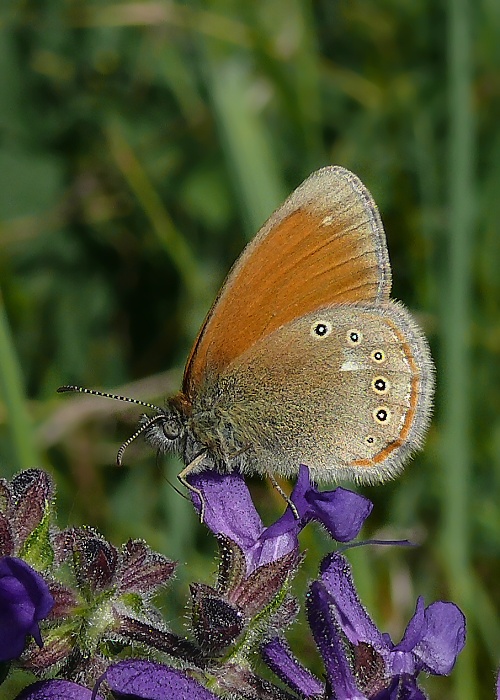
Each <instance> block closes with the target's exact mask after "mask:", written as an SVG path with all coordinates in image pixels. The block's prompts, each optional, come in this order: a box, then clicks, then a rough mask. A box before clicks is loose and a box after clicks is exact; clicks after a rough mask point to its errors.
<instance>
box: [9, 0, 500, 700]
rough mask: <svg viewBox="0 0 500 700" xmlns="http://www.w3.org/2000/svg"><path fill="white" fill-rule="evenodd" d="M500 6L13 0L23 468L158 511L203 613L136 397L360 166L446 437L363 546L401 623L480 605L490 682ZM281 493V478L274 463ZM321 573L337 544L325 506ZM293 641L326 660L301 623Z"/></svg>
mask: <svg viewBox="0 0 500 700" xmlns="http://www.w3.org/2000/svg"><path fill="white" fill-rule="evenodd" d="M499 39H500V4H499V3H498V0H480V1H479V2H477V3H472V2H467V0H449V1H448V2H446V1H442V2H439V1H438V2H435V1H432V0H421V1H420V2H414V1H413V0H377V2H370V1H369V0H339V1H336V0H323V1H320V0H318V1H317V2H307V0H252V2H247V1H245V0H243V1H242V2H241V1H240V2H235V1H234V0H233V1H232V2H230V1H229V0H207V1H206V2H195V1H194V0H193V1H189V0H186V1H185V2H166V1H165V2H162V1H158V2H130V3H129V2H118V3H113V2H108V1H107V0H99V1H97V0H96V1H95V2H90V1H85V0H73V1H71V0H2V3H1V6H0V75H1V79H0V291H1V297H0V299H1V306H0V392H1V395H0V398H1V404H0V460H1V461H0V470H1V474H2V475H4V476H10V475H12V474H13V473H14V472H16V471H17V470H18V469H20V468H22V467H29V466H33V465H40V466H43V467H45V468H47V469H49V470H50V471H51V472H52V473H53V474H54V476H55V479H56V482H57V486H58V503H59V524H60V525H61V526H65V525H70V524H81V523H88V524H92V525H94V526H96V527H98V528H99V529H100V530H101V531H102V532H103V533H104V534H105V536H106V537H107V538H108V539H110V540H111V541H112V542H114V543H115V544H119V543H121V542H122V541H124V540H125V539H127V538H128V537H143V538H145V539H146V540H147V541H148V542H149V544H150V545H151V546H152V547H154V548H156V549H158V550H160V551H162V552H163V553H165V554H167V555H169V556H171V557H173V558H176V559H178V560H179V561H180V562H181V565H180V567H179V572H178V575H177V579H176V582H175V584H174V586H173V588H172V589H171V590H170V591H169V594H168V596H167V597H166V599H165V603H164V609H165V611H166V615H167V617H168V619H169V620H171V621H172V626H173V628H174V629H176V631H182V630H183V624H184V622H183V619H182V615H183V612H184V610H183V606H184V604H185V601H186V598H187V584H188V582H189V581H193V580H202V581H205V582H211V576H212V573H213V570H214V568H215V564H214V558H213V552H214V543H213V539H212V538H211V536H210V535H209V534H208V533H207V532H206V531H205V528H204V527H203V526H200V524H199V523H198V522H197V520H196V518H195V517H194V513H193V512H192V509H191V506H190V504H189V503H188V502H187V501H185V500H184V499H182V498H181V497H180V496H179V495H178V494H177V493H176V492H175V491H174V490H173V489H172V488H171V486H170V485H169V484H168V483H167V481H166V479H167V478H170V479H172V480H175V474H176V473H177V472H178V471H179V468H180V464H179V463H178V462H176V460H174V459H171V460H162V461H161V463H160V464H158V463H157V462H156V460H155V457H154V455H153V454H152V453H151V450H150V449H149V448H148V447H147V446H146V445H145V444H143V443H142V442H141V441H137V442H136V443H134V444H133V445H132V446H131V447H130V448H129V450H128V451H127V452H126V455H125V465H126V466H125V467H124V468H122V469H121V470H119V469H118V468H117V467H116V466H115V464H114V462H115V456H116V451H117V448H118V446H119V445H120V443H121V442H122V441H123V440H124V439H126V438H127V437H128V436H129V435H130V434H131V432H132V431H133V429H134V426H135V424H136V421H137V418H138V416H139V414H140V410H139V409H138V407H130V406H127V405H124V404H120V403H118V402H112V401H106V400H104V399H93V398H91V397H80V396H76V397H72V396H59V395H57V394H56V393H55V390H56V388H57V387H58V386H59V385H61V384H67V383H78V384H82V385H85V386H88V387H94V388H101V389H106V390H112V391H116V392H118V393H121V394H127V395H130V396H133V397H136V398H140V399H144V400H149V401H153V402H161V401H162V397H164V396H165V395H166V394H168V393H169V392H171V391H174V390H176V389H177V388H178V386H179V382H180V378H181V374H182V368H183V363H184V360H185V358H186V356H187V353H188V351H189V347H190V344H191V342H192V341H193V339H194V337H195V334H196V331H197V329H198V327H199V324H200V322H201V320H202V319H203V317H204V315H205V313H206V311H207V309H208V307H209V305H210V303H211V300H212V299H213V297H214V295H215V293H216V291H217V289H218V287H219V285H220V283H221V282H222V280H223V278H224V275H225V273H226V272H227V271H228V269H229V266H230V265H231V263H232V262H233V261H234V259H235V258H236V257H237V255H238V254H239V253H240V252H241V250H242V248H243V246H244V245H245V242H246V241H247V240H249V238H251V236H252V235H253V234H254V233H255V232H256V231H257V229H258V228H259V226H260V225H261V224H262V223H263V221H264V220H265V219H266V217H267V216H268V215H269V214H270V213H271V212H272V210H273V209H274V208H275V207H276V206H277V205H278V204H279V203H280V202H281V201H282V200H283V199H284V198H285V197H286V195H287V194H288V193H289V192H290V191H291V190H292V189H293V188H294V187H296V186H297V185H298V184H299V183H300V182H301V181H302V180H303V179H304V178H305V177H306V176H307V175H308V174H309V173H310V172H311V171H312V170H314V169H316V168H318V167H320V166H322V165H325V164H328V163H337V164H341V165H343V166H345V167H347V168H349V169H351V170H353V171H354V172H355V173H357V174H358V175H359V176H360V177H361V179H362V180H363V181H364V182H365V184H366V185H367V186H368V188H369V189H370V190H371V191H372V193H373V195H374V197H375V200H376V201H377V203H378V205H379V207H380V210H381V214H382V218H383V220H384V223H385V226H386V230H387V237H388V243H389V251H390V255H391V260H392V265H393V273H394V296H395V297H396V298H399V299H402V300H403V301H404V302H405V304H406V305H407V306H409V307H410V308H411V309H412V310H413V311H414V313H415V314H416V316H417V317H418V318H419V320H420V323H421V324H422V326H423V327H424V328H425V330H426V333H427V335H428V337H429V339H430V342H431V345H432V349H433V354H434V357H435V359H436V363H437V368H438V369H437V397H436V409H435V419H434V421H433V424H432V428H431V430H430V433H429V436H428V439H427V443H426V448H425V451H424V452H422V453H421V454H419V455H418V456H417V457H416V458H415V460H414V461H413V462H412V463H411V464H410V465H409V466H408V467H407V469H406V471H405V473H404V475H403V476H402V477H401V478H400V479H399V480H398V481H397V482H394V483H391V484H388V485H385V486H381V487H376V488H365V489H363V492H364V493H365V494H366V495H368V496H369V497H370V498H371V499H373V500H374V502H375V510H374V513H373V515H372V516H371V518H370V520H369V522H368V524H367V526H366V527H365V530H364V533H363V534H364V536H365V537H388V538H404V537H409V538H411V539H412V540H414V541H416V542H418V543H420V545H421V546H420V547H419V548H416V549H410V550H408V549H400V548H384V549H380V548H378V549H377V548H372V547H365V548H360V549H358V550H354V551H353V552H351V554H350V558H351V561H352V562H353V565H354V569H355V576H356V581H357V584H358V586H359V589H360V592H361V595H362V597H363V600H364V601H365V603H366V604H367V606H368V609H369V610H370V612H371V613H372V614H373V615H374V616H375V619H376V620H377V622H378V623H380V625H381V626H382V628H383V629H385V630H387V631H389V632H391V633H392V634H393V636H394V638H395V640H396V641H397V640H398V639H399V635H401V633H402V632H403V630H404V626H405V624H406V621H407V620H408V618H409V616H410V615H411V613H412V612H413V608H414V603H415V599H416V596H417V595H418V594H422V595H424V596H425V599H426V602H427V603H430V602H431V601H433V600H435V599H437V598H444V599H452V600H454V601H455V602H457V603H458V604H459V605H460V606H461V607H462V609H463V610H464V611H465V612H466V615H467V619H468V635H469V639H468V645H467V651H466V652H464V654H463V655H462V656H461V658H460V659H459V662H458V664H457V667H456V669H455V671H454V673H453V675H452V677H451V679H450V680H441V679H438V680H437V681H436V682H435V681H434V680H431V679H430V680H429V682H428V683H427V688H428V690H429V692H430V694H431V696H432V697H434V698H438V697H439V698H441V699H446V698H454V699H457V700H460V699H465V698H467V700H471V698H474V699H476V698H478V699H479V698H491V697H493V683H494V672H495V670H496V667H497V665H498V664H499V661H500V625H499V621H498V615H497V611H498V609H499V607H500V587H499V585H498V579H499V576H500V566H499V556H500V410H499V409H500V393H499V381H498V380H499V362H498V357H499V350H500V323H499V318H500V317H499V305H500V275H499V269H500V234H499V226H498V221H499V220H500V196H499V192H500V189H499V187H500V130H499V128H498V124H499V109H500V60H499V58H500V40H499ZM253 490H254V493H255V497H256V499H257V502H258V504H259V509H260V510H261V512H262V514H263V517H264V519H265V520H266V521H267V522H270V521H271V520H272V519H273V518H276V517H277V516H278V515H279V514H280V512H281V510H282V505H283V504H282V503H281V502H280V500H279V498H278V497H277V495H276V493H275V492H274V491H273V490H272V489H271V488H270V486H269V485H268V484H265V483H262V482H259V481H255V482H254V484H253ZM303 544H304V547H307V549H308V555H307V560H306V564H305V567H304V569H303V571H302V572H301V573H300V575H299V577H298V579H297V592H298V593H299V594H302V595H303V593H304V590H305V586H306V583H307V581H308V580H309V579H310V578H312V577H313V576H314V575H315V573H316V571H317V566H318V562H319V559H320V557H321V555H322V554H323V553H325V552H327V551H328V550H329V548H330V547H331V542H329V541H328V540H327V538H326V536H325V535H323V533H321V532H319V531H318V530H314V528H313V527H311V528H308V530H307V531H306V532H305V533H304V535H303ZM289 639H290V641H291V644H292V647H293V648H294V649H295V650H296V651H297V653H298V654H299V655H300V656H301V658H302V659H303V660H304V661H305V663H306V664H307V665H308V666H309V667H310V668H312V669H314V670H315V671H317V672H321V667H320V665H319V662H318V660H317V658H316V657H315V655H314V652H313V651H312V644H311V643H310V641H309V640H306V641H304V639H305V632H304V626H303V625H300V624H299V625H296V626H295V627H294V628H293V629H292V630H291V631H290V634H289Z"/></svg>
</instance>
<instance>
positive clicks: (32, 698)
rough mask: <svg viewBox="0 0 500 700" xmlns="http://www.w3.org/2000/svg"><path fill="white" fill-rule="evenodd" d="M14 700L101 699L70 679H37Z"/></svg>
mask: <svg viewBox="0 0 500 700" xmlns="http://www.w3.org/2000/svg"><path fill="white" fill-rule="evenodd" d="M15 700H102V698H101V696H100V695H92V691H91V690H89V689H88V688H84V687H83V686H82V685H78V684H77V683H71V681H63V680H53V681H39V682H38V683H34V684H33V685H30V686H29V687H28V688H25V689H24V690H23V691H22V692H21V693H20V694H19V695H18V696H17V698H16V699H15Z"/></svg>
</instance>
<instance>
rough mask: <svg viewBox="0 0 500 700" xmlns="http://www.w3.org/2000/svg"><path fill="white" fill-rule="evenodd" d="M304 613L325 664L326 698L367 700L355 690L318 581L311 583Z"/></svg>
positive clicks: (325, 594)
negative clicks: (305, 612) (326, 679)
mask: <svg viewBox="0 0 500 700" xmlns="http://www.w3.org/2000/svg"><path fill="white" fill-rule="evenodd" d="M306 610H307V617H308V620H309V625H310V627H311V630H312V633H313V635H314V639H315V641H316V644H317V646H318V649H319V651H320V654H321V656H322V657H323V661H324V664H325V670H326V675H327V678H328V688H327V693H326V697H335V698H336V700H366V696H365V695H363V693H361V692H360V691H359V690H358V688H357V684H356V679H355V676H354V674H353V672H352V669H351V667H350V665H349V661H348V660H347V656H346V653H345V650H344V646H343V642H342V638H341V633H340V630H339V629H338V627H337V622H336V620H335V618H334V616H333V615H332V611H331V597H330V593H329V591H327V589H326V588H325V586H324V584H323V583H322V582H321V581H313V583H312V584H311V587H310V589H309V592H308V595H307V600H306ZM328 691H329V692H328Z"/></svg>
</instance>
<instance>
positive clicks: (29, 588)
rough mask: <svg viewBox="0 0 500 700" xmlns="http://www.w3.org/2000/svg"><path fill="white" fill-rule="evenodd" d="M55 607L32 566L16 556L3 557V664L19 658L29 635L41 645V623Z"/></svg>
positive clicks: (0, 625)
mask: <svg viewBox="0 0 500 700" xmlns="http://www.w3.org/2000/svg"><path fill="white" fill-rule="evenodd" d="M53 605H54V599H53V597H52V595H51V594H50V591H49V588H48V586H47V584H46V583H45V581H44V579H43V578H42V577H41V576H40V574H38V573H37V572H36V571H35V570H34V569H32V568H31V566H28V564H26V562H24V561H22V560H21V559H16V558H15V557H2V558H0V661H10V660H11V659H16V658H18V657H19V656H20V655H21V654H22V652H23V650H24V647H25V645H26V636H27V635H31V636H32V637H34V639H35V641H36V643H37V644H38V646H40V647H41V646H42V638H41V635H40V628H39V627H38V622H39V621H40V620H43V619H44V618H45V617H46V616H47V615H48V614H49V612H50V611H51V610H52V607H53Z"/></svg>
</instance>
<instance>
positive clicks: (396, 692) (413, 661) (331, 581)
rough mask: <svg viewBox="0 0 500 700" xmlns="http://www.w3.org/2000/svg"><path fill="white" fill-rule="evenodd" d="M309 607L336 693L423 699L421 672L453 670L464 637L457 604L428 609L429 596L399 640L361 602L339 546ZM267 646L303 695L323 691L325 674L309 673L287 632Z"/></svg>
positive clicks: (266, 652) (358, 699)
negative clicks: (381, 629)
mask: <svg viewBox="0 0 500 700" xmlns="http://www.w3.org/2000/svg"><path fill="white" fill-rule="evenodd" d="M307 614H308V619H309V624H310V627H311V630H312V633H313V636H314V639H315V641H316V644H317V646H318V649H319V651H320V653H321V655H322V657H323V661H324V664H325V670H326V677H327V685H326V696H327V697H332V694H333V693H334V694H335V697H336V698H337V700H366V699H367V698H374V697H376V698H377V700H393V699H394V700H396V698H400V697H405V698H408V699H409V700H424V699H425V695H424V693H423V692H422V690H421V689H420V688H419V687H418V686H417V676H418V674H419V673H420V672H421V671H424V672H426V673H432V674H435V675H447V674H448V673H450V671H451V670H452V668H453V666H454V664H455V661H456V658H457V656H458V654H459V653H460V652H461V650H462V649H463V647H464V644H465V619H464V616H463V614H462V613H461V611H460V610H459V609H458V608H457V606H456V605H454V604H453V603H447V602H443V601H438V602H436V603H433V604H432V605H429V606H428V607H427V608H425V607H424V603H423V600H422V598H419V599H418V601H417V606H416V611H415V614H414V616H413V617H412V619H411V620H410V622H409V623H408V626H407V628H406V631H405V633H404V635H403V639H402V640H401V641H400V642H399V643H398V644H394V643H393V642H392V641H391V639H390V638H389V636H388V635H387V634H383V633H381V632H379V630H378V629H377V628H376V626H375V624H374V623H373V621H372V620H371V618H370V617H369V615H368V614H367V612H366V611H365V609H364V608H363V606H362V605H361V603H360V601H359V598H358V595H357V593H356V590H355V588H354V584H353V581H352V577H351V572H350V568H349V565H348V563H347V560H346V559H345V558H344V557H343V556H342V555H341V554H338V553H335V554H332V555H329V556H328V557H326V558H325V559H324V561H323V564H322V567H321V576H320V579H319V580H318V581H314V582H313V583H312V584H311V587H310V589H309V592H308V595H307ZM262 652H263V656H264V659H265V661H266V662H267V663H268V665H269V666H270V668H272V669H273V671H274V672H275V673H276V674H277V675H278V676H279V677H280V678H281V679H282V680H283V681H284V682H285V683H287V684H288V685H290V686H291V687H293V688H295V689H296V690H298V691H299V692H300V693H301V695H302V697H305V698H308V697H313V696H314V695H315V694H317V693H318V690H317V683H318V681H317V680H316V679H315V678H314V677H311V676H310V674H309V676H308V675H306V674H307V673H308V672H304V669H303V668H302V667H301V666H300V664H298V662H297V661H296V660H295V659H294V658H293V655H292V654H291V652H290V650H289V649H288V647H287V646H286V644H285V643H284V642H283V641H282V640H281V639H279V638H276V639H274V640H271V641H270V642H268V643H267V644H266V645H264V647H263V650H262ZM348 652H349V653H348Z"/></svg>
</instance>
